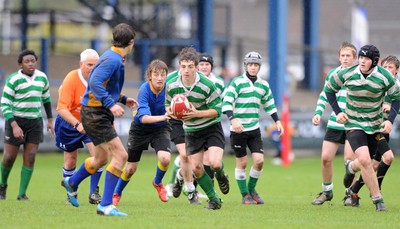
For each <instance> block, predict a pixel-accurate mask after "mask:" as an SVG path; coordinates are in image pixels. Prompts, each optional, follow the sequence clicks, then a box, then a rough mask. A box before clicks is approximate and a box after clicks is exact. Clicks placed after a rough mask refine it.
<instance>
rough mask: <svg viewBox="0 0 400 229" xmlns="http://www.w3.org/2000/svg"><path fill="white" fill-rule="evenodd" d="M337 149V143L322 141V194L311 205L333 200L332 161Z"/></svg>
mask: <svg viewBox="0 0 400 229" xmlns="http://www.w3.org/2000/svg"><path fill="white" fill-rule="evenodd" d="M338 148H339V143H336V142H331V141H327V140H324V141H323V142H322V154H321V172H322V192H321V193H319V194H318V196H317V197H316V198H315V199H314V200H313V201H312V202H311V203H312V204H313V205H321V204H323V203H324V202H325V201H331V200H332V198H333V191H332V190H333V182H332V177H333V168H332V167H333V159H334V157H335V155H336V152H337V150H338Z"/></svg>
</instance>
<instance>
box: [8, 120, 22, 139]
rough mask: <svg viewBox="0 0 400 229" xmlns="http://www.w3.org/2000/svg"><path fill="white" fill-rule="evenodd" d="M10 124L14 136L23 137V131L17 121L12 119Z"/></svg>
mask: <svg viewBox="0 0 400 229" xmlns="http://www.w3.org/2000/svg"><path fill="white" fill-rule="evenodd" d="M11 126H12V129H13V135H14V138H16V139H19V140H22V139H24V132H23V131H22V129H21V127H19V125H18V124H17V122H16V121H14V122H13V123H12V125H11Z"/></svg>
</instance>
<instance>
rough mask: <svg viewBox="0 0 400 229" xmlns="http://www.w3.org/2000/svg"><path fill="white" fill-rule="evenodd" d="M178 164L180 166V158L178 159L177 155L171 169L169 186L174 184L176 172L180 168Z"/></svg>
mask: <svg viewBox="0 0 400 229" xmlns="http://www.w3.org/2000/svg"><path fill="white" fill-rule="evenodd" d="M179 164H180V157H179V155H178V156H177V157H176V158H175V161H174V166H173V167H172V173H171V178H170V179H169V183H170V184H173V183H175V178H176V177H175V176H176V171H178V169H180V168H181V167H180V166H179Z"/></svg>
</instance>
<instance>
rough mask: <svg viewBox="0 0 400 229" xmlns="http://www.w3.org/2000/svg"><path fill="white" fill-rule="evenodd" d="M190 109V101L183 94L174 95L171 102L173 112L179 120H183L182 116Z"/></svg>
mask: <svg viewBox="0 0 400 229" xmlns="http://www.w3.org/2000/svg"><path fill="white" fill-rule="evenodd" d="M189 108H190V103H189V100H188V99H187V98H186V96H184V95H182V94H177V95H174V97H173V98H172V101H171V111H172V113H174V115H175V117H176V118H177V119H182V116H183V115H184V114H185V112H187V111H188V109H189Z"/></svg>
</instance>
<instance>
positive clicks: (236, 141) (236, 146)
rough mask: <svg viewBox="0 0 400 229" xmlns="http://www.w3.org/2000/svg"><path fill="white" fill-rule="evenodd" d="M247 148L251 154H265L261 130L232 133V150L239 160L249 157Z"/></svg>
mask: <svg viewBox="0 0 400 229" xmlns="http://www.w3.org/2000/svg"><path fill="white" fill-rule="evenodd" d="M246 147H249V149H250V152H251V153H264V149H263V142H262V139H261V131H260V128H258V129H255V130H251V131H245V132H242V133H240V134H238V133H235V132H232V131H231V148H232V149H233V151H234V152H235V156H236V157H237V158H240V157H244V156H246V155H247V150H246V149H247V148H246Z"/></svg>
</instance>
